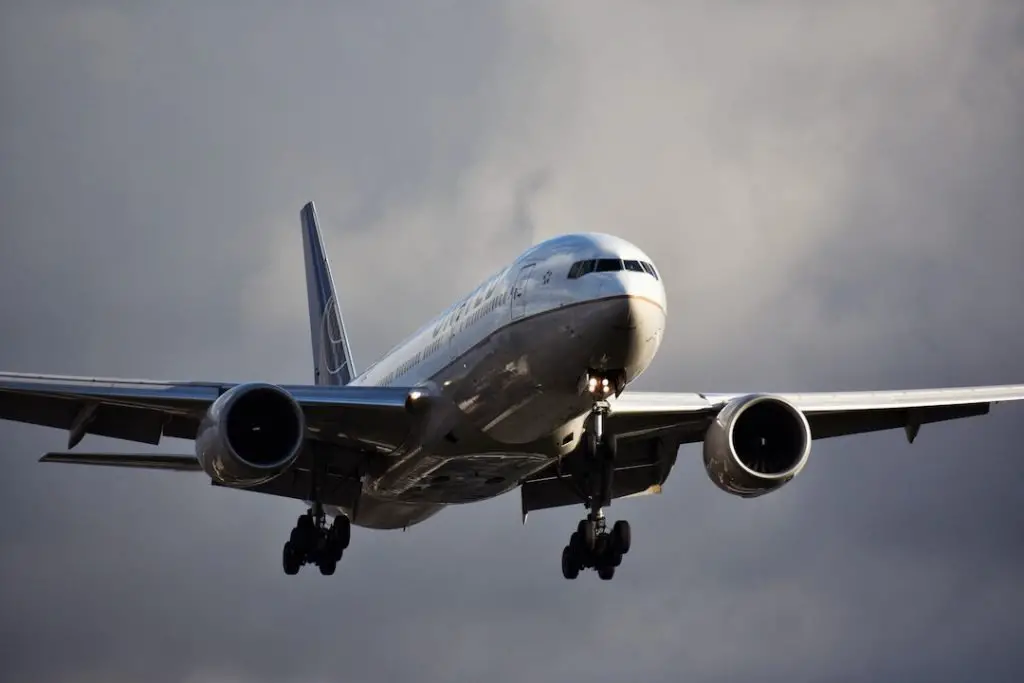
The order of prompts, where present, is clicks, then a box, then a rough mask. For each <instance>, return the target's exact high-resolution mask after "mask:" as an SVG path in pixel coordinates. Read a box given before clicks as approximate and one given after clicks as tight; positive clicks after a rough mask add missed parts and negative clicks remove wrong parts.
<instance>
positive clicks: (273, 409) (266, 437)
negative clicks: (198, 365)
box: [196, 383, 306, 486]
mask: <svg viewBox="0 0 1024 683" xmlns="http://www.w3.org/2000/svg"><path fill="white" fill-rule="evenodd" d="M305 433H306V420H305V417H304V415H303V413H302V407H301V406H299V404H298V402H297V401H296V400H295V399H294V398H293V397H292V396H291V394H289V393H288V392H287V391H285V390H284V389H282V388H280V387H277V386H274V385H272V384H258V383H252V384H239V385H238V386H235V387H233V388H231V389H230V390H228V391H227V392H226V393H224V394H223V395H221V396H220V397H219V398H218V399H217V400H216V401H214V402H213V405H211V406H210V408H209V410H207V412H206V415H205V416H204V417H203V420H202V422H201V423H200V425H199V431H198V433H197V435H196V456H197V457H198V459H199V463H200V465H201V466H202V468H203V470H204V471H205V472H206V473H207V474H208V475H210V477H211V478H212V479H214V480H216V481H217V482H218V483H221V484H227V485H233V486H254V485H256V484H259V483H262V482H264V481H267V480H269V479H273V478H274V477H276V476H277V475H279V474H281V473H282V472H283V471H285V470H286V469H288V467H290V466H291V465H292V463H294V462H295V460H296V459H297V458H298V457H299V452H300V451H301V450H302V444H303V441H304V439H305Z"/></svg>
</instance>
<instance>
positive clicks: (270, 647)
mask: <svg viewBox="0 0 1024 683" xmlns="http://www.w3.org/2000/svg"><path fill="white" fill-rule="evenodd" d="M418 7H419V6H416V5H414V4H412V3H409V4H406V5H404V6H403V7H402V9H401V10H399V9H398V8H397V7H395V8H389V9H388V10H382V9H381V8H379V7H376V6H375V7H374V8H373V9H369V8H361V7H359V6H357V5H353V6H350V7H344V8H334V9H331V10H330V11H321V12H304V11H298V10H296V9H295V8H289V9H288V10H284V9H280V8H278V7H276V6H275V5H269V4H267V5H263V6H260V7H256V6H249V9H248V10H247V11H246V12H245V13H241V12H239V11H238V10H237V9H231V8H227V7H224V8H220V9H197V8H192V9H185V8H178V9H155V8H148V7H147V8H141V7H135V6H118V5H116V4H112V3H111V4H108V3H91V4H89V5H88V6H86V5H74V6H70V7H66V8H58V7H56V6H50V7H46V8H44V7H42V6H41V5H40V6H28V5H26V6H25V7H22V8H14V7H5V8H4V10H3V15H4V21H2V22H0V79H2V85H3V93H4V97H3V100H2V101H0V112H2V118H0V154H2V162H3V163H2V164H0V193H2V202H0V206H3V207H4V215H3V233H2V240H3V241H2V244H0V247H2V248H0V288H2V291H3V292H4V296H3V297H2V298H0V329H2V339H3V342H2V344H0V367H2V368H4V369H12V370H25V371H43V372H68V373H76V374H107V375H127V376H143V375H146V376H157V377H169V378H182V379H186V378H199V377H202V378H216V379H220V378H225V379H241V378H246V377H258V378H264V379H271V380H277V381H303V380H306V379H308V375H309V367H308V362H307V356H308V339H307V338H306V334H307V332H306V330H307V328H306V321H305V303H304V300H303V297H304V292H303V287H302V279H301V267H302V266H301V263H302V261H301V252H300V250H299V239H298V228H297V220H298V217H297V212H298V208H299V206H301V204H302V202H304V201H306V200H307V199H310V198H312V199H315V200H316V201H317V202H318V205H319V209H320V214H321V218H322V220H323V222H324V225H325V230H326V232H327V233H328V234H327V240H328V250H329V251H330V255H331V258H332V264H333V269H334V271H335V277H336V279H337V280H338V281H339V285H340V287H341V289H342V290H343V296H344V297H345V309H346V319H347V322H348V325H349V327H350V328H351V329H352V334H353V337H354V339H353V341H354V344H355V351H356V354H357V360H358V361H359V362H360V363H361V364H362V365H364V366H365V365H366V364H367V363H368V362H369V361H370V360H371V358H372V357H374V356H376V355H378V354H379V353H381V352H383V351H385V350H386V349H387V348H388V347H389V346H390V345H391V344H393V343H394V342H396V341H397V340H398V339H399V338H400V337H401V336H402V335H404V334H406V333H408V332H409V331H411V329H413V328H414V327H415V326H416V325H418V324H419V323H420V322H421V321H422V320H423V319H424V318H426V317H427V316H429V315H430V314H432V313H434V312H436V311H438V310H440V309H441V308H443V307H444V306H445V305H446V304H447V303H448V302H449V301H450V300H451V299H452V298H453V297H455V296H457V295H458V294H460V293H462V292H464V291H465V290H467V289H468V288H470V287H472V286H473V285H474V284H475V283H476V282H477V281H478V280H479V278H480V277H483V276H485V275H487V274H488V273H489V272H491V271H492V270H493V269H495V268H497V267H499V266H500V265H501V264H502V263H504V262H505V261H507V260H508V259H509V258H511V257H512V256H513V255H514V254H515V253H516V252H517V251H518V250H520V249H521V248H523V247H525V246H527V244H529V242H531V241H532V240H534V239H539V238H541V237H544V236H547V235H550V234H554V233H557V232H563V231H568V230H577V229H587V230H600V231H605V232H612V233H617V234H620V235H622V236H623V237H626V238H628V239H631V240H633V241H635V242H637V243H638V244H640V245H641V246H642V247H644V248H645V249H646V250H648V251H649V252H651V253H652V255H653V256H654V258H655V259H656V260H657V262H658V264H659V265H660V267H661V269H662V271H663V272H664V273H665V277H666V282H667V287H668V290H669V292H668V295H669V302H670V307H671V320H670V330H669V338H668V339H667V340H666V344H665V346H664V347H663V350H662V352H661V354H660V355H659V357H658V359H657V360H656V364H655V366H654V367H653V368H652V369H651V371H650V373H649V374H648V375H647V376H645V377H644V378H643V379H642V380H641V382H640V383H641V384H642V385H643V388H646V389H659V390H672V389H696V390H734V389H750V388H769V389H845V388H891V387H896V388H898V387H915V386H933V385H947V384H973V383H998V382H1020V381H1024V361H1022V360H1021V356H1020V343H1019V340H1020V339H1021V336H1022V333H1024V311H1022V307H1021V306H1020V304H1019V298H1020V297H1019V292H1020V291H1022V287H1024V281H1022V280H1024V276H1022V274H1021V273H1022V272H1024V271H1022V270H1021V269H1020V267H1019V259H1020V255H1021V254H1024V230H1022V229H1021V219H1020V217H1021V216H1022V215H1024V199H1022V198H1021V194H1020V191H1019V190H1020V187H1022V186H1024V167H1022V166H1024V162H1022V161H1021V160H1022V159H1024V154H1022V152H1024V149H1022V147H1024V144H1022V140H1021V132H1020V126H1019V121H1021V120H1024V49H1022V45H1021V40H1020V36H1021V26H1024V22H1022V14H1021V12H1020V10H1019V9H1018V8H1017V7H1015V6H1014V5H1012V4H1008V3H1006V4H998V3H991V4H990V3H981V2H978V3H970V4H965V3H946V4H941V3H921V4H914V3H901V4H899V5H898V6H896V7H890V8H887V9H886V12H885V16H880V13H879V9H878V8H877V7H875V6H862V5H861V4H860V3H848V4H845V5H840V4H838V3H833V4H829V5H828V6H824V5H822V6H820V7H816V8H815V9H813V10H808V9H807V8H806V7H803V6H801V5H793V6H789V5H782V4H772V5H770V6H765V7H761V6H751V5H749V4H747V3H736V4H726V3H709V4H706V5H703V6H701V7H699V8H698V7H696V6H692V5H685V6H684V5H670V6H658V7H654V6H650V5H642V4H636V5H632V6H630V8H629V9H624V8H622V7H618V6H613V5H609V6H606V7H604V8H602V9H600V10H597V9H594V8H593V7H588V8H585V9H584V8H575V7H573V6H572V5H570V4H554V3H551V4H548V3H543V4H541V3H534V4H526V3H511V4H510V6H508V7H503V6H500V5H498V4H470V3H446V4H444V5H438V6H432V7H431V9H430V10H429V11H428V10H427V9H425V8H424V9H418ZM439 8H443V9H439ZM1021 420H1022V413H1021V408H1020V407H1013V406H997V407H996V408H995V409H994V411H993V414H992V415H990V416H988V417H985V418H979V419H977V420H973V421H970V422H969V423H963V424H958V425H947V426H937V427H931V428H925V429H924V430H922V433H921V436H920V437H919V440H918V442H917V443H916V444H915V445H914V446H913V447H908V446H907V445H906V444H905V443H904V442H903V441H902V436H903V435H902V433H887V434H879V435H872V436H864V437H857V438H848V439H843V440H837V441H835V442H831V443H822V444H819V445H818V446H817V447H816V457H815V458H814V460H813V462H812V463H811V465H810V466H809V468H808V469H807V471H806V472H805V473H804V474H803V475H801V477H800V478H799V479H798V480H797V481H796V482H794V483H793V484H792V485H790V486H789V487H788V488H786V489H785V490H784V491H783V492H780V493H778V494H776V495H772V496H767V497H765V498H763V499H760V500H757V501H738V500H734V499H731V498H729V497H727V496H725V495H723V494H721V493H720V492H718V491H717V490H716V489H714V487H713V486H712V485H711V484H710V483H709V482H708V481H707V479H706V477H705V476H704V474H703V473H702V472H701V470H700V467H699V456H698V452H699V451H698V449H696V448H692V447H688V448H686V449H684V450H683V452H682V455H681V457H680V460H679V464H678V465H677V467H676V471H675V472H674V473H673V476H672V478H671V480H670V481H669V485H668V487H667V488H666V492H665V494H664V495H662V496H661V497H658V498H654V499H650V500H638V501H623V502H619V503H616V504H615V505H614V506H613V508H612V509H611V511H610V513H611V514H612V515H613V516H614V517H616V518H618V517H628V518H629V519H631V521H632V522H633V526H634V530H635V533H636V536H637V543H636V548H635V550H634V551H633V552H632V553H631V555H630V557H629V558H628V561H627V562H626V563H624V566H623V569H622V571H621V572H620V574H619V575H618V576H617V577H616V579H615V581H614V582H613V583H611V584H602V583H600V582H598V581H596V579H594V577H591V576H586V577H583V579H581V580H579V581H577V582H575V583H571V584H570V583H568V582H565V581H564V580H562V579H561V578H560V577H559V572H558V566H557V564H558V562H557V561H558V553H559V551H560V548H561V546H562V544H563V543H564V542H565V540H566V538H567V535H568V531H569V530H570V528H571V527H572V525H573V524H574V523H575V520H576V519H577V517H578V514H579V511H577V510H565V511H561V512H549V513H545V514H536V515H534V516H532V517H531V519H530V521H529V523H528V525H527V527H526V528H525V529H521V528H520V527H519V515H518V499H517V498H516V496H514V495H511V496H506V497H504V498H502V499H499V500H497V501H492V502H489V503H485V504H481V505H477V506H475V507H474V508H472V509H454V510H449V511H446V512H445V513H443V514H442V515H440V516H438V517H437V518H436V519H434V520H431V521H430V522H429V523H427V524H425V525H423V526H422V527H417V528H415V529H414V530H412V531H410V532H409V533H405V534H403V533H372V532H363V531H360V530H357V531H356V533H355V538H354V543H353V548H352V551H351V553H350V554H349V555H348V556H347V557H346V560H345V561H344V562H343V563H342V565H341V566H340V567H339V572H338V574H337V575H336V576H335V577H333V578H332V579H327V578H324V577H321V576H319V575H318V574H316V573H315V572H305V573H303V574H301V575H300V576H298V577H294V578H287V577H284V576H283V575H281V572H280V567H279V562H278V557H279V549H280V544H281V543H282V542H283V540H284V538H285V536H286V534H287V532H288V530H289V529H290V527H291V525H292V523H293V518H294V516H295V515H297V514H298V513H299V512H300V511H301V508H300V506H299V505H298V504H296V503H294V502H291V501H284V500H278V499H272V498H269V497H260V496H253V495H247V494H245V493H244V492H232V491H223V490H214V489H212V487H210V486H209V485H208V484H206V483H204V481H203V480H202V478H198V477H191V476H188V475H182V476H174V475H168V474H163V473H132V472H116V471H102V470H101V471H93V470H89V469H86V468H71V467H67V468H63V467H59V466H42V465H38V464H36V463H35V457H36V456H37V455H38V454H39V453H41V452H43V451H46V450H53V449H59V448H60V447H61V445H62V441H63V440H64V435H62V434H59V433H56V432H49V431H46V430H42V429H37V428H31V427H26V426H20V425H9V424H6V423H4V424H3V425H0V437H2V439H3V442H4V448H5V458H6V468H5V472H4V476H3V477H2V479H0V481H2V484H0V496H2V498H0V500H2V501H3V503H2V504H3V510H4V514H3V515H2V516H0V581H2V585H3V589H2V595H0V614H2V615H3V616H2V617H0V642H2V643H3V644H4V645H3V646H0V647H2V648H3V651H2V652H0V667H2V669H0V670H2V672H3V676H0V677H2V678H4V680H13V681H20V680H24V681H33V682H40V681H42V682H49V681H117V680H153V681H161V680H166V681H188V682H189V683H207V682H211V683H212V682H214V681H236V680H237V681H241V680H266V681H296V682H308V681H323V680H337V679H338V678H344V679H345V680H353V681H360V680H381V679H384V680H392V679H397V680H402V679H408V678H411V677H416V678H417V679H419V680H427V681H433V680H437V681H453V680H479V679H481V678H483V677H487V679H489V680H496V681H501V680H522V679H526V678H555V677H557V678H560V679H567V680H584V679H586V680H596V681H602V680H622V679H623V678H624V677H632V678H637V677H639V678H642V679H645V680H651V681H661V680H664V681H669V680H672V681H675V680H679V679H687V680H732V679H735V678H739V677H744V678H750V677H752V676H755V677H757V678H758V679H761V680H769V681H773V680H779V681H781V680H808V679H822V678H836V677H839V676H843V677H849V676H850V675H851V674H854V675H859V677H861V678H866V679H883V680H905V679H906V678H908V677H914V678H921V679H928V680H964V679H965V678H967V677H968V676H970V677H971V678H977V679H981V680H1013V676H1012V673H1013V666H1012V665H1013V664H1014V663H1015V661H1016V659H1018V658H1017V656H1016V640H1017V639H1016V638H1015V635H1016V634H1017V633H1019V632H1020V631H1021V619H1020V617H1019V614H1020V613H1021V611H1022V610H1024V588H1022V584H1021V582H1020V581H1019V578H1018V577H1019V574H1020V570H1021V566H1022V561H1024V560H1022V557H1021V553H1020V539H1021V537H1022V534H1024V515H1022V513H1021V512H1020V506H1019V490H1020V483H1021V481H1022V480H1024V459H1022V458H1021V457H1020V455H1021V453H1020V447H1019V445H1018V444H1019V443H1020V441H1021V437H1022V436H1024V434H1022V430H1021V427H1020V424H1021ZM110 445H111V444H110V443H105V442H104V441H103V440H100V439H92V440H91V441H87V442H86V444H84V445H83V447H85V448H104V447H107V446H110ZM114 445H117V446H118V447H119V448H125V446H124V445H123V444H114ZM188 446H189V445H188V444H178V443H171V444H168V445H165V446H162V447H161V448H162V449H163V450H175V449H180V450H183V449H186V448H188ZM131 447H132V446H130V445H129V446H127V448H131Z"/></svg>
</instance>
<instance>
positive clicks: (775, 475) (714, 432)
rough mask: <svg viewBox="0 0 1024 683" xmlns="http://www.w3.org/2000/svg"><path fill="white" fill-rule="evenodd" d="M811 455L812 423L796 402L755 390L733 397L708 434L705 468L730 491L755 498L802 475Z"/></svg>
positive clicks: (712, 478) (721, 487)
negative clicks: (754, 392)
mask: <svg viewBox="0 0 1024 683" xmlns="http://www.w3.org/2000/svg"><path fill="white" fill-rule="evenodd" d="M810 454H811V427H810V425H809V424H808V423H807V417H806V416H805V415H804V414H803V412H801V411H800V410H799V409H798V408H797V407H796V406H794V405H792V404H790V403H789V402H788V401H784V400H782V399H781V398H779V397H778V396H771V395H767V394H752V395H749V396H741V397H739V398H735V399H733V400H732V401H730V402H729V403H728V404H727V405H726V406H725V407H724V408H722V410H721V411H720V412H719V413H718V416H717V417H716V418H715V421H714V422H712V423H711V426H710V427H709V428H708V432H707V434H706V435H705V436H704V469H705V470H706V471H707V473H708V476H709V477H710V478H711V481H713V482H714V483H715V485H716V486H718V488H720V489H722V490H723V491H725V492H726V493H731V494H733V495H735V496H741V497H743V498H754V497H756V496H761V495H764V494H765V493H768V492H770V491H774V490H776V489H778V488H780V487H781V486H782V485H783V484H785V483H787V482H788V481H789V480H790V479H792V478H793V477H795V476H796V475H797V474H799V472H800V470H802V469H803V468H804V465H805V464H807V458H808V456H809V455H810Z"/></svg>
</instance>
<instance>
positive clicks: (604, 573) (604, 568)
mask: <svg viewBox="0 0 1024 683" xmlns="http://www.w3.org/2000/svg"><path fill="white" fill-rule="evenodd" d="M597 575H598V576H599V577H600V578H601V580H602V581H611V580H612V578H614V577H615V567H612V566H609V565H606V564H603V565H601V566H600V567H598V568H597Z"/></svg>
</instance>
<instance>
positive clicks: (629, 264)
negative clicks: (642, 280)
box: [622, 261, 644, 273]
mask: <svg viewBox="0 0 1024 683" xmlns="http://www.w3.org/2000/svg"><path fill="white" fill-rule="evenodd" d="M622 263H623V264H624V265H625V266H626V270H630V271H633V272H634V273H642V272H644V269H643V266H641V265H640V262H639V261H623V262H622Z"/></svg>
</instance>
